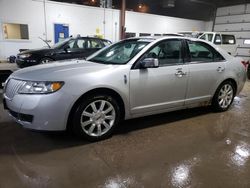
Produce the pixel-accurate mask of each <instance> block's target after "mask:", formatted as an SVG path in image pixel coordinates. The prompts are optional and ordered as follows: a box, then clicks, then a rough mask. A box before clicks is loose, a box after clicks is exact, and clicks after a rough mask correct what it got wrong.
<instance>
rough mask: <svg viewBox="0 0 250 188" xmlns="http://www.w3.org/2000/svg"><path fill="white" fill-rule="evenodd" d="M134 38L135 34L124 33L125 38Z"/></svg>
mask: <svg viewBox="0 0 250 188" xmlns="http://www.w3.org/2000/svg"><path fill="white" fill-rule="evenodd" d="M135 36H136V33H129V32H126V33H125V38H126V39H127V38H132V37H135Z"/></svg>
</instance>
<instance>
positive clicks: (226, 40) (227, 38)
mask: <svg viewBox="0 0 250 188" xmlns="http://www.w3.org/2000/svg"><path fill="white" fill-rule="evenodd" d="M221 36H222V44H236V41H235V37H234V35H221Z"/></svg>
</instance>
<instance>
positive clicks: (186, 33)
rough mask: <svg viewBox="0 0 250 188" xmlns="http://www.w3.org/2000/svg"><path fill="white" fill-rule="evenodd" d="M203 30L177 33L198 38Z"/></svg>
mask: <svg viewBox="0 0 250 188" xmlns="http://www.w3.org/2000/svg"><path fill="white" fill-rule="evenodd" d="M203 33H204V32H202V31H182V32H178V34H181V35H182V36H184V37H192V38H199V36H201V35H202V34H203Z"/></svg>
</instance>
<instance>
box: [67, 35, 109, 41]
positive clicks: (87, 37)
mask: <svg viewBox="0 0 250 188" xmlns="http://www.w3.org/2000/svg"><path fill="white" fill-rule="evenodd" d="M69 38H70V39H98V40H102V41H110V40H108V39H102V38H98V37H89V36H86V37H69Z"/></svg>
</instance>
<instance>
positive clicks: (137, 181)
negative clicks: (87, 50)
mask: <svg viewBox="0 0 250 188" xmlns="http://www.w3.org/2000/svg"><path fill="white" fill-rule="evenodd" d="M123 2H124V3H126V8H125V7H124V6H122V1H119V0H113V1H112V0H100V1H97V0H55V1H50V0H22V1H15V0H0V25H1V28H0V78H1V77H2V79H3V78H4V80H5V79H6V78H7V77H6V75H8V76H9V74H10V73H9V71H11V72H15V71H17V70H18V69H19V68H18V67H17V66H16V64H15V63H10V62H9V61H10V60H11V58H10V57H13V56H16V55H17V54H18V53H19V52H20V50H25V49H35V48H41V47H44V46H46V44H45V42H46V43H48V44H49V45H53V44H55V43H57V42H60V41H61V40H64V39H65V38H68V37H70V36H73V37H76V36H79V35H80V36H89V37H92V36H95V37H99V38H104V39H107V40H109V41H111V42H112V43H115V42H118V41H120V40H121V39H124V38H129V37H150V36H152V37H154V36H164V35H168V34H171V33H172V34H176V33H178V32H184V31H185V32H199V31H202V32H204V31H206V32H217V33H226V34H231V35H234V36H235V39H236V43H237V51H236V57H239V58H242V60H244V62H249V59H250V1H248V0H210V1H208V0H162V1H157V2H156V1H153V0H138V1H132V0H123ZM122 9H126V11H125V12H123V11H122ZM123 16H124V20H123V18H122V17H123ZM57 26H58V27H57ZM61 26H62V28H63V29H62V30H60V27H61ZM65 28H66V29H65ZM44 41H45V42H44ZM1 81H2V80H1ZM2 94H3V89H0V188H2V187H3V188H5V187H18V188H20V187H87V188H92V187H98V188H99V187H101V188H102V187H103V188H124V187H135V188H140V187H149V188H154V187H176V188H184V187H202V188H203V187H208V188H210V187H227V188H235V187H237V188H240V187H242V188H245V187H250V179H249V174H250V123H249V122H250V117H249V110H250V82H249V80H247V81H246V83H245V86H244V89H243V90H242V91H241V93H240V94H239V95H238V96H236V97H235V99H234V101H233V104H232V106H231V107H230V109H229V110H228V111H226V112H223V113H215V112H214V111H213V110H212V109H211V108H210V107H199V108H194V109H186V110H180V111H174V112H168V113H163V114H158V115H152V116H146V117H140V118H136V119H131V120H126V121H123V122H122V123H121V124H120V125H119V126H118V127H117V129H116V130H115V133H114V135H113V136H112V137H110V138H108V139H105V140H102V141H98V142H89V141H86V140H84V139H81V138H77V137H75V136H74V135H72V134H70V133H68V132H67V131H63V132H39V131H31V130H27V129H24V128H23V127H22V126H20V125H19V124H17V123H16V122H15V121H14V120H13V119H12V118H11V117H10V116H9V114H8V112H7V111H6V110H4V104H3V96H2Z"/></svg>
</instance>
